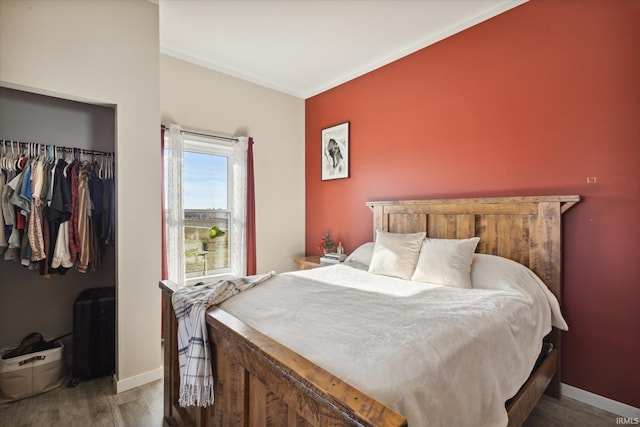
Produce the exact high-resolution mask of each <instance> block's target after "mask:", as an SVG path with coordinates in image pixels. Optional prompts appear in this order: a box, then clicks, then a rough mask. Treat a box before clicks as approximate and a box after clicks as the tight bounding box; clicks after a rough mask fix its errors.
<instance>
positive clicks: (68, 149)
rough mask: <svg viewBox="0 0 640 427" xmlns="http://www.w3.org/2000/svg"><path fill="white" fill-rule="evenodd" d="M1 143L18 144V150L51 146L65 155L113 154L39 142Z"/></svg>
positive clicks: (7, 140)
mask: <svg viewBox="0 0 640 427" xmlns="http://www.w3.org/2000/svg"><path fill="white" fill-rule="evenodd" d="M2 143H3V144H6V143H10V144H11V143H14V144H15V143H17V144H18V148H20V149H23V148H28V147H29V145H30V144H31V145H40V146H44V147H47V146H53V147H55V149H56V150H57V151H63V152H65V153H72V152H73V151H74V150H78V151H80V152H82V154H89V155H99V156H111V155H113V152H109V151H97V150H85V149H84V148H75V147H62V146H58V145H53V144H41V143H39V142H23V141H16V140H15V139H2Z"/></svg>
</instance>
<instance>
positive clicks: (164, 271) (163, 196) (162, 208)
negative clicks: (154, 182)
mask: <svg viewBox="0 0 640 427" xmlns="http://www.w3.org/2000/svg"><path fill="white" fill-rule="evenodd" d="M164 148H165V147H164V128H162V127H161V128H160V170H161V172H162V178H161V184H162V189H161V193H160V194H161V200H160V203H161V206H160V214H161V217H162V280H166V279H168V278H169V274H168V272H167V218H166V212H165V206H166V205H167V202H166V197H167V195H166V194H165V192H164V187H165V175H164V172H165V171H164ZM163 295H164V294H163ZM163 314H164V312H163Z"/></svg>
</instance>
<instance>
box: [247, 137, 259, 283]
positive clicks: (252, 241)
mask: <svg viewBox="0 0 640 427" xmlns="http://www.w3.org/2000/svg"><path fill="white" fill-rule="evenodd" d="M246 237H247V238H246V242H247V243H246V245H247V274H257V265H256V201H255V187H254V182H253V138H249V144H248V147H247V236H246Z"/></svg>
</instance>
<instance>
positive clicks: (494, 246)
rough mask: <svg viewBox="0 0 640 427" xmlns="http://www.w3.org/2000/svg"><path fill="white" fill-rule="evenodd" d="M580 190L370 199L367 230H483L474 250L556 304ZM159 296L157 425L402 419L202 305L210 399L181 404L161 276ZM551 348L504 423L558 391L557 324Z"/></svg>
mask: <svg viewBox="0 0 640 427" xmlns="http://www.w3.org/2000/svg"><path fill="white" fill-rule="evenodd" d="M579 200H580V197H579V196H543V197H511V198H507V197H502V198H476V199H442V200H412V201H391V202H368V203H367V206H369V207H370V208H371V209H372V211H373V217H374V219H373V231H374V236H375V230H376V229H382V230H386V231H391V232H397V233H409V232H416V231H426V232H427V235H428V236H429V237H434V238H458V239H460V238H468V237H473V236H478V237H480V242H479V244H478V247H477V249H476V252H479V253H488V254H494V255H500V256H503V257H505V258H510V259H512V260H515V261H517V262H520V263H521V264H524V265H526V266H528V267H529V268H530V269H531V270H533V271H534V272H535V273H536V274H537V275H538V276H539V277H540V278H541V279H542V280H543V281H544V282H545V283H546V284H547V286H548V287H549V289H550V290H551V291H552V292H553V294H554V295H555V296H556V298H558V300H559V301H560V302H561V296H562V292H561V290H562V287H561V283H562V270H561V268H562V260H561V256H562V250H561V234H562V232H561V215H562V214H563V213H564V212H566V211H567V210H568V209H569V208H570V207H572V206H573V205H574V204H576V203H578V202H579ZM160 287H161V288H162V289H163V291H164V292H165V298H164V301H165V304H164V337H165V345H164V384H165V387H164V423H165V425H171V426H173V425H197V426H218V427H229V426H266V425H274V426H406V425H407V422H406V420H405V419H404V417H402V416H401V415H400V414H397V413H396V412H394V411H392V410H391V409H389V408H387V407H385V406H384V405H383V404H382V403H380V402H377V401H376V400H374V399H372V398H371V397H369V396H367V395H366V394H365V393H363V392H362V391H359V390H357V389H355V388H353V387H351V386H350V385H349V384H347V383H345V382H343V381H341V380H340V379H339V378H336V377H335V376H333V375H331V373H329V372H327V371H325V370H324V369H322V368H320V367H318V366H316V365H314V364H313V363H311V362H310V361H309V360H307V359H305V358H304V357H302V356H300V355H299V354H297V353H295V352H293V351H291V350H289V349H287V348H286V347H284V346H282V345H281V344H279V343H278V342H276V341H274V340H272V339H271V338H269V337H267V336H265V335H263V334H261V333H260V332H258V331H256V330H255V329H253V328H251V327H250V326H248V325H247V324H245V323H244V322H242V321H240V320H239V319H237V318H235V317H233V316H231V315H230V314H228V313H226V312H225V311H223V310H221V309H219V308H217V307H212V308H211V309H210V310H209V311H208V312H207V326H208V332H209V340H210V346H211V350H212V352H213V354H214V360H215V362H214V378H215V404H214V406H213V407H208V408H196V407H190V408H181V407H180V406H179V405H178V391H179V383H180V379H179V372H178V357H177V345H176V331H177V323H176V318H175V315H174V313H173V309H172V307H171V298H170V296H171V294H172V293H173V291H174V290H175V289H176V288H177V285H176V284H175V283H173V282H170V281H162V282H160ZM545 341H548V342H550V343H552V344H553V350H552V351H551V352H550V353H549V354H548V355H547V356H546V358H545V359H544V361H543V362H542V363H541V364H540V365H539V367H538V368H537V369H536V370H535V371H534V372H532V374H531V376H530V377H529V380H528V381H527V382H526V383H525V384H524V385H523V386H522V388H521V389H520V391H519V392H518V394H517V395H516V396H515V397H513V398H512V399H510V400H509V402H508V404H507V411H508V414H509V426H519V425H522V423H523V422H524V420H525V419H526V418H527V417H528V415H529V413H530V412H531V410H532V409H533V408H534V407H535V405H536V403H537V402H538V400H539V399H540V397H541V396H542V394H543V392H545V390H546V392H547V393H548V394H550V395H551V396H554V397H559V396H560V352H561V349H562V346H561V336H560V331H559V330H556V329H555V328H554V329H553V331H552V332H551V333H550V334H549V335H548V336H547V337H546V338H545Z"/></svg>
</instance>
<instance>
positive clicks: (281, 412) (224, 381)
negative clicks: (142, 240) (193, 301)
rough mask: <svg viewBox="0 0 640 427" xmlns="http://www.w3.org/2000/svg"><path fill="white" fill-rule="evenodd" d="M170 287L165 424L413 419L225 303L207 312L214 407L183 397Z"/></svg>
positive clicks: (227, 426) (395, 422)
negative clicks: (190, 403) (192, 404)
mask: <svg viewBox="0 0 640 427" xmlns="http://www.w3.org/2000/svg"><path fill="white" fill-rule="evenodd" d="M160 287H161V288H162V289H163V290H164V291H165V294H166V296H165V316H164V319H165V350H164V351H165V359H164V366H165V389H164V402H165V408H164V423H165V425H170V426H174V425H180V426H182V425H186V426H188V425H196V426H217V427H231V426H247V425H248V426H266V425H277V426H292V427H293V426H301V427H304V426H336V427H337V426H383V427H387V426H388V427H392V426H393V427H399V426H406V425H407V422H406V420H405V419H404V418H403V417H402V416H400V415H399V414H397V413H396V412H394V411H392V410H391V409H389V408H387V407H386V406H384V405H382V404H381V403H379V402H378V401H376V400H374V399H372V398H371V397H369V396H367V395H366V394H364V393H362V392H360V391H359V390H357V389H355V388H353V387H351V386H350V385H349V384H347V383H345V382H343V381H342V380H340V379H339V378H336V377H335V376H333V375H331V374H330V373H329V372H327V371H325V370H323V369H321V368H319V367H318V366H316V365H314V364H313V363H311V362H310V361H308V360H307V359H305V358H304V357H302V356H300V355H299V354H297V353H295V352H293V351H291V350H289V349H287V348H286V347H284V346H282V345H281V344H279V343H277V342H275V341H274V340H272V339H270V338H269V337H267V336H265V335H263V334H261V333H259V332H258V331H256V330H255V329H253V328H251V327H249V326H247V325H246V324H245V323H244V322H241V321H240V320H238V319H237V318H235V317H233V316H231V315H230V314H228V313H227V312H225V311H224V310H221V309H218V308H212V309H210V310H209V311H208V312H207V329H208V331H209V341H210V345H211V350H212V352H213V354H214V360H215V369H214V380H215V403H214V406H213V408H211V407H209V408H206V409H205V408H181V407H180V406H179V405H178V403H177V402H178V392H179V384H180V374H179V371H178V357H177V356H178V354H177V344H176V331H177V323H176V318H175V315H174V313H173V309H172V308H171V294H172V293H173V290H174V289H175V288H176V285H175V284H174V283H172V282H170V281H162V282H161V284H160Z"/></svg>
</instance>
